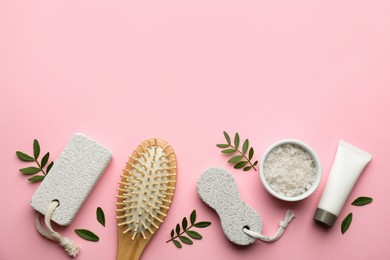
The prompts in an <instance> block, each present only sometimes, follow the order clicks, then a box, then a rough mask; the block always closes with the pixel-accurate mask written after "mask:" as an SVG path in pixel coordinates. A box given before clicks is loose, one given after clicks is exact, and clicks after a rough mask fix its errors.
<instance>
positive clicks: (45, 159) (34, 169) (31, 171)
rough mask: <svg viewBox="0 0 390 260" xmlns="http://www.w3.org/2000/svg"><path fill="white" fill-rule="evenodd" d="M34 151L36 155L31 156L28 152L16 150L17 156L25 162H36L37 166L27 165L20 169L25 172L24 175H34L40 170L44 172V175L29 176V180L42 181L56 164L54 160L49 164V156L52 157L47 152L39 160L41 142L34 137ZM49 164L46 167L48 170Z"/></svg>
mask: <svg viewBox="0 0 390 260" xmlns="http://www.w3.org/2000/svg"><path fill="white" fill-rule="evenodd" d="M33 153H34V156H30V155H28V154H26V153H23V152H21V151H16V156H17V157H18V158H19V159H20V160H22V161H24V162H35V163H36V165H37V166H38V167H36V166H30V167H26V168H22V169H19V171H20V172H21V173H22V174H24V175H33V174H37V173H39V172H42V174H43V175H35V176H33V177H30V178H28V181H29V182H33V183H34V182H40V181H42V180H43V179H44V178H45V176H46V175H47V174H48V173H49V171H50V169H51V167H53V165H54V162H53V161H52V162H51V163H49V165H47V162H48V161H49V157H50V153H49V152H48V153H46V154H45V155H44V156H43V157H42V159H41V160H39V155H40V153H41V147H40V145H39V142H38V140H37V139H34V142H33ZM46 165H47V167H46V171H45V166H46Z"/></svg>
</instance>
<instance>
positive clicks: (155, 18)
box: [0, 0, 390, 260]
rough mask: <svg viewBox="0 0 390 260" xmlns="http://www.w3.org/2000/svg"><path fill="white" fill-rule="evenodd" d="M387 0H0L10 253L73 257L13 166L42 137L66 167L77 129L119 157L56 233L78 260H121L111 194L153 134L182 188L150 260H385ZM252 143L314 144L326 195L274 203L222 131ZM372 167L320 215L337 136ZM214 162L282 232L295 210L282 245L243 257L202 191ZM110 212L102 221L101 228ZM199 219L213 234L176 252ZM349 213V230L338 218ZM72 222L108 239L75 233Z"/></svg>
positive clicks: (5, 218)
mask: <svg viewBox="0 0 390 260" xmlns="http://www.w3.org/2000/svg"><path fill="white" fill-rule="evenodd" d="M389 13H390V1H388V0H373V1H362V0H357V1H356V0H353V1H352V0H347V1H334V0H330V1H309V0H298V1H268V0H264V1H252V0H249V1H231V0H223V1H222V0H212V1H210V0H208V1H205V0H180V1H179V0H169V1H161V0H159V1H155V0H147V1H105V0H99V1H96V0H95V1H85V0H82V1H44V0H37V1H17V0H1V1H0V119H1V126H2V127H1V137H0V138H1V149H0V158H1V172H2V178H1V182H0V189H1V195H2V199H1V202H0V203H1V204H0V206H1V211H2V213H1V214H0V229H1V232H0V259H2V260H3V259H4V260H9V259H69V257H68V256H67V255H66V254H65V252H63V249H62V248H60V247H59V246H58V245H56V244H54V243H52V242H49V241H48V240H46V239H44V238H43V237H41V236H40V235H39V234H38V233H37V231H36V230H35V227H34V216H35V213H34V211H33V210H32V208H31V207H30V206H29V202H30V199H31V196H32V194H33V193H34V191H35V190H36V189H37V187H38V184H30V183H28V182H27V177H26V176H23V175H21V174H20V173H19V172H18V169H19V168H23V167H26V166H28V163H23V162H21V161H19V160H18V159H17V157H16V156H15V151H16V150H21V151H25V152H30V153H31V152H32V140H33V139H34V138H37V139H38V140H39V141H40V142H41V147H42V150H43V152H46V151H50V152H51V154H52V158H53V159H54V158H56V157H57V156H58V154H59V153H60V152H61V150H62V149H63V147H64V146H65V144H66V142H67V141H68V139H69V138H70V137H71V135H72V134H73V133H75V132H82V133H84V134H86V135H88V136H90V137H91V138H93V139H95V140H97V141H98V142H100V143H102V144H104V145H105V146H107V147H108V148H110V149H111V151H112V153H113V161H112V163H111V164H110V166H109V168H108V169H107V171H106V173H105V174H104V175H103V177H102V178H101V180H100V182H99V183H98V185H97V186H96V188H95V190H94V191H93V193H92V194H91V196H90V197H89V198H88V200H87V201H86V203H85V205H84V207H83V208H82V210H81V211H80V213H79V215H77V217H76V219H75V221H74V222H73V223H72V224H71V225H70V226H69V227H67V228H61V229H59V230H60V231H61V233H62V234H63V235H65V236H68V237H70V238H72V239H73V240H74V241H75V242H76V243H77V244H79V245H80V246H81V247H82V251H81V253H80V255H79V257H78V259H80V260H81V259H115V256H116V245H117V241H116V219H115V201H116V199H115V195H116V187H117V182H118V180H119V175H120V174H121V168H122V167H123V166H124V162H125V160H126V158H127V156H128V155H129V154H130V153H131V152H132V150H133V149H134V148H135V147H136V146H137V145H138V144H139V143H140V142H141V141H143V140H144V139H146V138H150V137H161V138H163V139H165V140H167V141H168V142H169V143H170V144H171V145H172V146H173V147H174V149H175V151H176V153H177V157H178V164H179V176H178V182H177V190H176V194H175V197H174V201H173V203H172V207H171V209H170V211H169V215H168V217H167V218H166V219H165V222H164V223H163V225H162V227H161V229H160V231H159V232H158V233H157V234H156V235H155V237H154V239H153V240H152V241H151V243H150V244H149V246H148V247H147V249H146V251H145V252H144V255H143V259H287V258H289V259H389V257H390V247H389V244H388V241H389V239H388V236H389V232H390V226H389V224H388V223H389V216H390V207H389V202H388V200H389V194H390V192H389V183H390V165H389V149H388V148H389V147H390V138H389V135H390V117H389V113H390V102H389V97H390V90H389V86H390V73H389V68H390V48H389V47H390V16H389ZM223 130H226V131H228V132H229V133H234V132H236V131H238V132H239V133H240V134H241V136H242V137H243V138H249V140H250V141H251V145H252V146H253V147H254V148H255V156H256V157H257V158H260V157H261V155H262V153H263V151H264V150H265V149H266V148H267V147H268V146H269V145H271V144H272V143H274V142H275V141H278V140H279V139H282V138H297V139H300V140H302V141H304V142H306V143H307V144H309V145H310V146H312V147H313V148H314V150H315V151H316V152H317V154H318V155H319V157H320V159H321V162H322V166H323V173H324V175H323V178H322V181H321V184H320V187H319V189H318V190H317V191H316V192H315V193H314V194H313V195H312V196H311V197H309V198H308V199H306V200H304V201H301V202H298V203H281V202H280V201H278V200H276V199H274V198H272V197H271V196H270V195H268V194H267V193H266V191H265V190H264V188H263V187H262V186H261V183H260V179H259V176H258V172H255V171H250V172H247V173H244V172H242V171H238V170H234V169H233V168H232V167H231V165H228V164H227V163H226V161H227V157H224V156H223V155H222V154H221V153H220V151H219V149H218V148H216V147H215V144H216V143H219V142H223V135H222V131H223ZM341 138H343V139H345V140H346V141H348V142H350V143H352V144H354V145H356V146H358V147H360V148H362V149H364V150H366V151H368V152H370V153H372V155H373V160H372V162H371V163H370V164H369V166H368V167H367V169H366V171H365V172H364V173H363V175H362V176H361V178H360V180H359V182H358V184H357V186H356V187H355V189H354V190H353V192H352V194H351V197H350V198H349V200H348V203H350V202H351V201H352V200H353V199H354V198H356V197H358V196H362V195H366V196H370V197H373V198H374V202H373V203H372V204H371V205H369V206H365V207H360V208H358V207H353V206H350V205H347V206H346V207H345V208H344V210H343V211H342V212H341V217H340V218H339V219H338V221H337V223H336V226H335V227H334V228H333V229H330V230H326V229H323V228H321V227H320V226H318V225H317V224H315V223H314V222H313V221H312V215H313V213H314V211H315V208H316V205H317V202H318V200H319V198H320V196H321V192H322V190H323V187H324V185H325V182H326V179H327V175H328V173H329V170H330V167H331V165H332V162H333V159H334V155H335V152H336V148H337V144H338V141H339V140H340V139H341ZM212 166H222V167H226V168H227V169H228V170H230V171H231V172H232V173H233V174H234V176H235V177H236V180H237V184H238V189H239V191H240V193H241V196H242V199H243V200H244V201H245V202H246V203H247V204H249V205H251V206H252V207H253V208H255V209H256V210H257V211H258V212H259V213H260V215H261V216H262V218H263V221H264V229H263V231H264V233H265V234H268V235H271V234H273V233H274V232H275V231H276V229H277V226H278V222H279V220H280V219H281V218H282V217H283V214H284V211H285V210H286V209H287V208H292V209H293V210H294V211H295V213H296V215H297V218H296V219H295V220H293V222H292V223H291V225H290V226H289V227H288V228H287V230H286V233H285V234H284V235H283V237H282V238H281V239H280V240H279V241H278V242H276V243H273V244H265V243H262V242H260V241H259V242H256V243H255V244H253V245H252V246H249V247H242V248H241V247H237V246H234V245H233V244H231V243H230V242H229V241H228V240H227V239H226V238H225V236H224V235H223V233H222V230H221V226H220V224H219V220H218V216H217V215H216V214H215V212H214V211H213V210H211V209H210V208H208V207H207V206H205V205H204V204H203V203H202V202H201V201H200V199H199V198H198V196H197V194H196V181H197V179H198V177H199V176H200V175H201V173H202V172H203V171H204V170H205V169H207V168H209V167H212ZM98 206H100V207H102V208H103V209H104V211H105V213H106V219H107V223H106V227H102V226H101V225H100V224H99V223H98V222H97V221H96V218H95V210H96V208H97V207H98ZM193 209H196V210H197V212H198V216H199V219H200V220H207V221H211V222H212V223H213V224H212V226H210V227H209V228H207V229H204V230H201V233H202V235H203V236H204V238H203V240H201V241H196V242H195V243H194V244H193V245H192V246H184V248H182V249H180V250H179V249H177V248H176V247H175V246H174V245H173V244H171V243H169V244H166V243H165V241H166V240H167V239H169V233H170V230H171V228H173V227H174V226H175V225H176V223H178V222H179V221H181V219H182V218H183V217H184V216H188V215H189V214H190V212H191V211H192V210H193ZM350 211H352V212H353V213H354V219H353V222H352V224H351V227H350V229H349V230H348V232H347V233H346V234H345V235H341V233H340V223H341V221H342V218H343V217H344V216H346V215H347V214H348V213H349V212H350ZM76 228H87V229H90V230H92V231H94V232H95V233H97V234H98V235H99V236H100V239H101V240H100V241H99V242H98V243H93V242H88V241H85V240H82V239H81V238H79V237H78V236H77V235H76V234H75V233H74V229H76Z"/></svg>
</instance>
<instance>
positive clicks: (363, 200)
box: [341, 197, 373, 235]
mask: <svg viewBox="0 0 390 260" xmlns="http://www.w3.org/2000/svg"><path fill="white" fill-rule="evenodd" d="M372 201H373V199H372V198H370V197H359V198H356V199H355V200H354V201H353V202H352V203H351V205H353V206H359V207H360V206H364V205H367V204H370V203H371V202H372ZM352 217H353V214H352V212H350V213H349V214H348V215H347V216H346V217H345V218H344V220H343V222H341V234H343V235H344V233H345V232H347V230H348V229H349V226H350V225H351V223H352Z"/></svg>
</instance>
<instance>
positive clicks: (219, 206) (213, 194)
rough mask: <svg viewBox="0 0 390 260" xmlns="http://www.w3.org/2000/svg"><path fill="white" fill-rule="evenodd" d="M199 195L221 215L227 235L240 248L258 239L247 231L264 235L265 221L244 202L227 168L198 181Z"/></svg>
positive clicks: (215, 169)
mask: <svg viewBox="0 0 390 260" xmlns="http://www.w3.org/2000/svg"><path fill="white" fill-rule="evenodd" d="M197 192H198V195H199V197H200V198H201V200H202V201H203V202H204V203H206V204H207V205H208V206H210V207H211V208H213V209H214V210H215V211H216V212H217V214H218V216H219V218H220V221H221V225H222V229H223V232H224V233H225V235H226V237H227V238H228V239H229V240H230V241H231V242H233V243H234V244H237V245H249V244H252V243H253V242H255V240H256V239H255V238H253V237H251V236H249V235H247V234H245V233H244V232H243V228H244V227H248V228H249V229H250V230H252V231H254V232H258V233H261V230H262V221H261V218H260V216H259V215H258V214H257V212H256V211H255V210H254V209H253V208H251V207H249V206H248V205H247V204H245V202H244V201H242V199H241V198H240V194H239V193H238V189H237V184H236V181H235V179H234V176H233V175H232V174H231V173H230V172H228V171H227V170H225V169H223V168H210V169H208V170H206V171H205V172H204V173H203V174H202V176H201V177H200V178H199V180H198V183H197Z"/></svg>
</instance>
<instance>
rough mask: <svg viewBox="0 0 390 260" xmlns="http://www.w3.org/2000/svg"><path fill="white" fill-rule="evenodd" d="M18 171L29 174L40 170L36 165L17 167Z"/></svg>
mask: <svg viewBox="0 0 390 260" xmlns="http://www.w3.org/2000/svg"><path fill="white" fill-rule="evenodd" d="M19 171H20V172H21V173H23V174H25V175H31V174H35V173H38V172H40V171H41V169H40V168H37V167H27V168H23V169H19Z"/></svg>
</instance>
